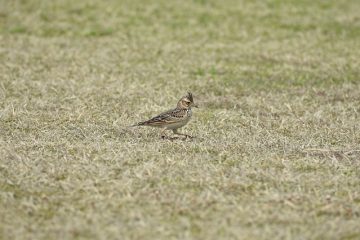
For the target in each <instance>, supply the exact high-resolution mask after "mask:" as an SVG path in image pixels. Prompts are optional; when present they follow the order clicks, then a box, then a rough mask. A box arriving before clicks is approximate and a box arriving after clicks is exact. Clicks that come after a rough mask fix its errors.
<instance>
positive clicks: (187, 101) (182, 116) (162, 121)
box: [133, 92, 198, 138]
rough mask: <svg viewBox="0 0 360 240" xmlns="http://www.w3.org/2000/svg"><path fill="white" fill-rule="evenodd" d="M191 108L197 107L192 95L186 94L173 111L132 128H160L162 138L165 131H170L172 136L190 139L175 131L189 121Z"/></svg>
mask: <svg viewBox="0 0 360 240" xmlns="http://www.w3.org/2000/svg"><path fill="white" fill-rule="evenodd" d="M192 107H198V106H197V105H196V104H195V103H194V99H193V95H192V93H191V92H188V93H187V94H186V95H185V96H184V97H182V98H181V99H180V100H179V102H178V103H177V106H176V108H175V109H172V110H169V111H166V112H163V113H161V114H159V115H158V116H156V117H153V118H151V119H149V120H147V121H144V122H139V123H137V124H135V125H133V126H150V127H158V128H162V129H163V130H162V132H161V137H162V138H165V135H164V133H165V130H172V131H173V133H174V134H177V135H183V136H186V137H190V138H191V136H189V135H187V134H182V133H179V132H178V131H177V130H178V129H179V128H181V127H183V126H185V125H186V124H187V123H188V122H189V121H190V118H191V116H192V111H191V108H192Z"/></svg>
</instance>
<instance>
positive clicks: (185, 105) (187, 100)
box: [177, 92, 198, 109]
mask: <svg viewBox="0 0 360 240" xmlns="http://www.w3.org/2000/svg"><path fill="white" fill-rule="evenodd" d="M177 106H178V108H181V109H190V108H191V107H198V105H197V104H195V103H194V99H193V95H192V93H191V92H188V93H187V94H186V95H185V96H183V97H182V98H181V99H180V100H179V102H178V104H177Z"/></svg>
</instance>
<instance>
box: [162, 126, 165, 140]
mask: <svg viewBox="0 0 360 240" xmlns="http://www.w3.org/2000/svg"><path fill="white" fill-rule="evenodd" d="M165 130H166V128H163V129H162V131H161V138H162V139H165V138H166V134H165Z"/></svg>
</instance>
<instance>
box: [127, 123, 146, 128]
mask: <svg viewBox="0 0 360 240" xmlns="http://www.w3.org/2000/svg"><path fill="white" fill-rule="evenodd" d="M144 124H145V122H138V123H135V124H134V125H131V126H129V127H138V126H143V125H144Z"/></svg>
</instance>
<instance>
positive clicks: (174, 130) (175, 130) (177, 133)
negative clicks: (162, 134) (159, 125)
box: [173, 129, 193, 138]
mask: <svg viewBox="0 0 360 240" xmlns="http://www.w3.org/2000/svg"><path fill="white" fill-rule="evenodd" d="M173 133H174V134H176V135H181V136H185V138H193V137H192V136H190V135H187V134H184V133H179V132H178V131H177V129H173Z"/></svg>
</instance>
